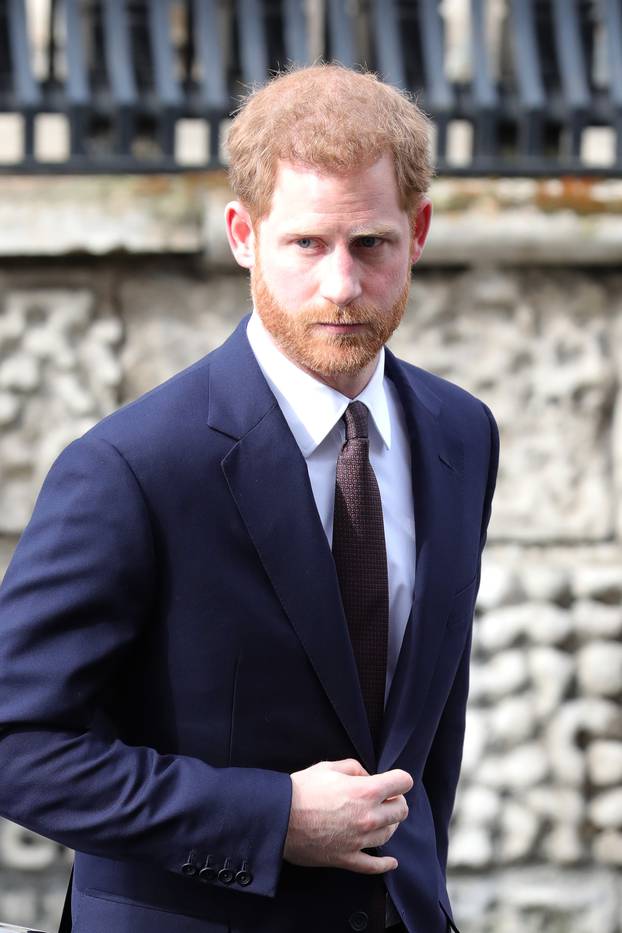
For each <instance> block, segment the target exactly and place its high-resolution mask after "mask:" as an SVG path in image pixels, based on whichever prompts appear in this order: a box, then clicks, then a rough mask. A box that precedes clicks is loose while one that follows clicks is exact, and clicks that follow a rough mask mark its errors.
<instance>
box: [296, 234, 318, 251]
mask: <svg viewBox="0 0 622 933" xmlns="http://www.w3.org/2000/svg"><path fill="white" fill-rule="evenodd" d="M314 242H315V241H314V240H313V238H312V237H310V236H303V237H300V239H299V240H296V244H297V245H298V246H299V247H300V248H301V249H309V248H310V247H311V246H313V244H314Z"/></svg>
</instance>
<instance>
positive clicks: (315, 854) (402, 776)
mask: <svg viewBox="0 0 622 933" xmlns="http://www.w3.org/2000/svg"><path fill="white" fill-rule="evenodd" d="M291 778H292V805H291V811H290V816H289V828H288V831H287V837H286V839H285V848H284V852H283V855H284V857H285V858H286V859H287V861H288V862H293V863H294V864H295V865H306V866H312V867H316V868H318V867H324V868H326V867H331V868H347V869H349V870H350V871H356V872H360V873H361V874H364V875H376V874H382V873H384V872H387V871H393V870H394V869H395V868H397V859H395V858H392V857H391V856H375V855H369V854H368V853H366V852H363V851H362V849H369V848H373V847H374V846H381V845H384V844H385V843H386V842H388V841H389V839H390V838H391V836H392V835H393V833H394V832H395V830H396V829H397V827H398V826H399V824H400V823H401V822H402V820H405V819H406V817H407V816H408V804H407V803H406V800H405V798H404V794H406V793H408V791H409V790H410V789H411V787H412V786H413V780H412V778H411V776H410V775H409V774H407V773H406V771H401V770H399V769H395V770H393V771H386V772H385V773H384V774H372V775H370V774H369V773H368V772H367V771H366V770H365V768H363V766H362V765H360V764H359V763H358V761H354V760H353V759H351V758H348V759H345V760H344V761H321V762H320V763H319V764H316V765H313V766H312V767H311V768H305V770H304V771H296V772H295V773H294V774H292V776H291Z"/></svg>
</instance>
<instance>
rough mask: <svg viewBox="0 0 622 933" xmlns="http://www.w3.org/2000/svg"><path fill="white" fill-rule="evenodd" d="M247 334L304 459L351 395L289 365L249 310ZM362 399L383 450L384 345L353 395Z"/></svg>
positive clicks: (386, 435) (386, 438) (386, 440)
mask: <svg viewBox="0 0 622 933" xmlns="http://www.w3.org/2000/svg"><path fill="white" fill-rule="evenodd" d="M246 333H247V336H248V340H249V343H250V345H251V349H252V351H253V353H254V354H255V357H256V359H257V362H258V364H259V368H260V369H261V371H262V373H263V374H264V376H265V378H266V380H267V382H268V385H269V386H270V388H271V389H272V392H273V393H274V395H275V396H276V399H277V401H278V403H279V406H280V408H281V410H282V412H283V414H284V416H285V419H286V421H287V423H288V425H289V427H290V429H291V431H292V434H293V435H294V437H295V439H296V442H297V443H298V446H299V447H300V450H301V452H302V455H303V456H304V457H309V456H310V455H311V454H312V453H313V451H314V450H315V449H316V448H317V447H318V446H319V445H320V444H321V443H322V441H323V440H324V438H325V437H326V436H327V434H329V433H330V431H331V430H332V429H333V428H334V426H335V425H336V424H337V422H338V421H339V420H340V419H341V418H342V416H343V413H344V412H345V410H346V408H347V407H348V405H349V404H350V402H351V401H354V400H353V399H350V398H348V397H347V396H346V395H342V394H341V392H337V390H336V389H332V388H331V387H330V386H327V385H325V384H324V383H323V382H320V381H319V380H318V379H315V378H314V377H313V376H310V375H309V374H308V373H306V372H304V370H302V369H300V367H298V366H296V364H295V363H292V361H291V360H290V359H288V358H287V357H286V356H285V354H284V353H283V352H282V351H281V350H280V349H279V348H278V347H277V346H276V344H275V343H274V341H273V340H272V337H271V336H270V334H269V333H268V331H267V330H266V328H265V327H264V325H263V323H262V321H261V319H260V317H259V315H258V314H257V312H256V311H253V313H252V315H251V317H250V320H249V322H248V325H247V329H246ZM357 401H361V402H364V403H365V405H366V406H367V408H368V409H369V411H370V414H371V416H372V422H373V424H374V426H375V428H376V430H377V432H378V434H379V436H380V439H381V441H382V443H383V444H384V445H385V447H386V448H387V449H390V447H391V420H390V417H389V405H388V402H387V396H386V390H385V385H384V347H383V348H382V349H381V351H380V355H379V358H378V364H377V366H376V369H375V370H374V374H373V376H372V377H371V379H370V380H369V382H368V383H367V385H366V386H365V388H364V389H363V391H362V392H361V393H360V395H358V396H357Z"/></svg>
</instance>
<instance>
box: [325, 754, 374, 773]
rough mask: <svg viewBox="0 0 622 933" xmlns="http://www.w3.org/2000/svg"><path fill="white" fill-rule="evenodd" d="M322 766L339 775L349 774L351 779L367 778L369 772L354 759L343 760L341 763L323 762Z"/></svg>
mask: <svg viewBox="0 0 622 933" xmlns="http://www.w3.org/2000/svg"><path fill="white" fill-rule="evenodd" d="M324 765H325V766H326V767H327V768H328V770H329V771H339V772H340V774H351V775H352V776H353V777H369V772H368V771H366V770H365V768H364V767H363V765H362V764H360V762H358V761H356V759H354V758H343V759H342V760H341V761H325V762H324Z"/></svg>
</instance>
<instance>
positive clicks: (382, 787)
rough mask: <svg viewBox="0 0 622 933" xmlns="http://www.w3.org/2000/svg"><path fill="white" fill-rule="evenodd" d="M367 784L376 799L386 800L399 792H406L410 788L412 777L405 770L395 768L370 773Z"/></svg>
mask: <svg viewBox="0 0 622 933" xmlns="http://www.w3.org/2000/svg"><path fill="white" fill-rule="evenodd" d="M369 786H370V790H371V792H372V793H373V794H374V795H375V796H376V797H377V799H378V800H386V799H387V798H390V797H395V796H397V795H399V794H407V793H408V791H409V790H411V789H412V786H413V779H412V778H411V776H410V774H408V772H407V771H402V769H401V768H395V769H394V770H393V771H385V772H383V773H382V774H372V775H370V777H369Z"/></svg>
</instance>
